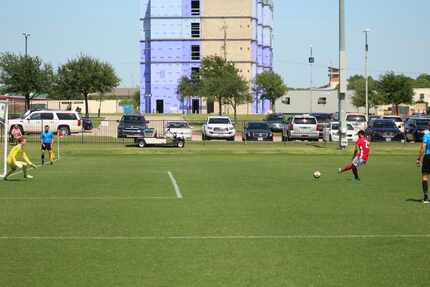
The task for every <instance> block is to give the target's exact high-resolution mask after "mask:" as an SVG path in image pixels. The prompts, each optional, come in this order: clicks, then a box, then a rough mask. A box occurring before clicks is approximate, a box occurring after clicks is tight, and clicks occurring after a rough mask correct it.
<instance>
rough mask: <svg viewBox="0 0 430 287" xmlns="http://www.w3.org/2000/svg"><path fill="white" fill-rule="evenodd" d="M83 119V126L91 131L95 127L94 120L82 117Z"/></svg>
mask: <svg viewBox="0 0 430 287" xmlns="http://www.w3.org/2000/svg"><path fill="white" fill-rule="evenodd" d="M81 119H82V128H83V129H84V130H86V131H90V130H92V129H93V121H92V120H91V118H87V117H81Z"/></svg>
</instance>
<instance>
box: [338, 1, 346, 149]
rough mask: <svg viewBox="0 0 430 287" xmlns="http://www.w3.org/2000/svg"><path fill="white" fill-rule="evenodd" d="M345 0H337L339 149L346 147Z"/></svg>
mask: <svg viewBox="0 0 430 287" xmlns="http://www.w3.org/2000/svg"><path fill="white" fill-rule="evenodd" d="M345 22H346V21H345V0H339V75H340V79H339V80H340V82H339V96H338V113H339V147H340V148H341V149H343V148H345V147H346V146H347V145H348V141H347V139H346V134H345V133H346V124H345V111H344V110H343V101H344V100H345V97H346V92H347V81H346V77H347V75H346V74H347V73H346V66H347V64H346V61H347V54H346V29H345Z"/></svg>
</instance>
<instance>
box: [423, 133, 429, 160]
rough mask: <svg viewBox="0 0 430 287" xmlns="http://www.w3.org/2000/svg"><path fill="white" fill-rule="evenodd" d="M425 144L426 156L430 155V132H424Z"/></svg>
mask: <svg viewBox="0 0 430 287" xmlns="http://www.w3.org/2000/svg"><path fill="white" fill-rule="evenodd" d="M423 144H425V145H426V151H425V154H426V155H430V132H428V131H426V132H424V137H423Z"/></svg>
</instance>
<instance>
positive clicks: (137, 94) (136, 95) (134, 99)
mask: <svg viewBox="0 0 430 287" xmlns="http://www.w3.org/2000/svg"><path fill="white" fill-rule="evenodd" d="M131 102H132V105H133V107H134V109H135V110H136V111H138V110H139V109H140V89H138V90H137V91H136V92H134V94H133V97H132V98H131Z"/></svg>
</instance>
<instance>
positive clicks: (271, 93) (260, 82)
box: [255, 72, 288, 109]
mask: <svg viewBox="0 0 430 287" xmlns="http://www.w3.org/2000/svg"><path fill="white" fill-rule="evenodd" d="M255 84H256V85H257V89H258V90H259V91H260V92H261V99H262V100H269V101H270V103H271V105H272V109H275V102H276V100H277V99H279V98H281V97H282V96H284V95H285V94H286V93H287V92H288V88H287V86H286V85H285V84H284V81H283V80H282V77H281V76H280V75H278V74H276V73H274V72H263V73H261V74H258V75H257V78H256V80H255Z"/></svg>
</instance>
